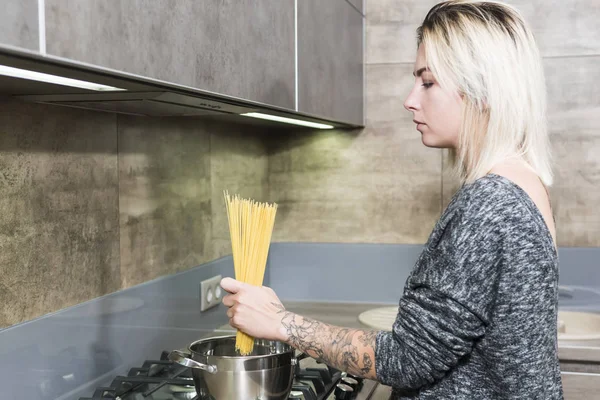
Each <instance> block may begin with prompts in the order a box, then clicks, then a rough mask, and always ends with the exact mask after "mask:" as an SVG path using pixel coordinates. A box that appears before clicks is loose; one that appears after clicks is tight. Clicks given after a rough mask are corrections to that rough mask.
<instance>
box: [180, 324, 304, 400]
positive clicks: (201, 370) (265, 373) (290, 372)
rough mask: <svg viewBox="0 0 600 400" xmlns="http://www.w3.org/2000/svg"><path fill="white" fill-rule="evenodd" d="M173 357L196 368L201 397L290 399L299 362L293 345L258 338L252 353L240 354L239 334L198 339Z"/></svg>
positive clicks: (221, 398)
mask: <svg viewBox="0 0 600 400" xmlns="http://www.w3.org/2000/svg"><path fill="white" fill-rule="evenodd" d="M169 359H170V360H172V361H175V362H177V363H179V364H181V365H184V366H186V367H190V368H192V377H193V378H194V386H195V387H196V392H197V394H198V398H199V399H201V400H205V399H215V400H236V399H239V400H284V399H287V397H288V395H289V393H290V391H291V389H292V380H293V378H294V366H295V365H296V362H297V360H296V358H295V356H294V349H293V348H292V347H291V346H289V345H287V344H285V343H281V342H276V341H272V340H258V339H257V340H255V341H254V351H253V352H252V354H250V355H248V356H240V355H237V354H236V350H235V335H234V336H221V337H212V338H208V339H202V340H198V341H195V342H194V343H192V344H191V345H190V346H189V347H188V349H187V352H183V351H179V350H174V351H172V352H171V353H170V354H169Z"/></svg>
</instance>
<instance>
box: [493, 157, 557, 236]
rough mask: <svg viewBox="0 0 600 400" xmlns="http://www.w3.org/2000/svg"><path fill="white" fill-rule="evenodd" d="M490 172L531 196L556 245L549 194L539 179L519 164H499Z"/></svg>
mask: <svg viewBox="0 0 600 400" xmlns="http://www.w3.org/2000/svg"><path fill="white" fill-rule="evenodd" d="M490 172H491V173H493V174H496V175H500V176H503V177H504V178H506V179H508V180H510V181H512V182H514V183H515V184H517V185H518V186H520V187H521V188H522V189H523V190H524V191H525V192H526V193H527V194H528V195H529V197H530V198H531V200H533V202H534V203H535V205H536V206H537V208H538V209H539V210H540V212H541V214H542V216H543V217H544V220H545V222H546V225H547V226H548V229H549V231H550V233H551V234H552V238H553V239H554V243H555V244H556V229H555V226H554V218H553V215H552V207H551V205H550V199H549V198H548V192H547V191H546V188H545V187H544V184H543V183H542V181H541V180H540V179H539V177H538V176H537V175H536V174H535V173H534V172H533V171H532V170H531V169H529V168H528V167H527V166H525V165H524V164H517V163H510V164H509V163H506V164H498V165H496V166H495V167H494V168H492V170H491V171H490Z"/></svg>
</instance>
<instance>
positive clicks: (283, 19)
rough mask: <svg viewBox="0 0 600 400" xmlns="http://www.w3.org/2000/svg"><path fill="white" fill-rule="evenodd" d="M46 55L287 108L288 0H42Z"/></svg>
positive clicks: (290, 63) (290, 102) (290, 76)
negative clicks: (44, 7)
mask: <svg viewBox="0 0 600 400" xmlns="http://www.w3.org/2000/svg"><path fill="white" fill-rule="evenodd" d="M46 30H47V49H48V53H49V54H52V55H57V56H61V57H66V58H70V59H75V60H80V61H84V62H88V63H91V64H95V65H101V66H105V67H109V68H113V69H117V70H122V71H126V72H130V73H135V74H138V75H142V76H148V77H151V78H156V79H161V80H165V81H169V82H174V83H179V84H183V85H188V86H193V87H197V88H200V89H206V90H210V91H214V92H218V93H223V94H227V95H231V96H236V97H240V98H244V99H250V100H255V101H259V102H264V103H268V104H273V105H278V106H282V107H286V108H293V107H294V1H293V0H260V1H259V0H220V1H195V0H178V1H169V0H153V1H142V0H95V1H79V0H46Z"/></svg>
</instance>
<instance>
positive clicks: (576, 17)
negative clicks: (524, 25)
mask: <svg viewBox="0 0 600 400" xmlns="http://www.w3.org/2000/svg"><path fill="white" fill-rule="evenodd" d="M438 2H439V1H438V0H425V1H423V0H409V1H402V2H398V1H394V0H369V1H368V2H367V47H366V49H367V52H366V58H367V63H370V64H373V63H399V62H410V63H412V62H414V60H415V56H416V29H417V27H418V26H419V25H420V24H421V23H422V22H423V19H424V18H425V16H426V15H427V12H428V11H429V10H430V9H431V7H433V6H434V5H435V4H437V3H438ZM506 2H507V3H508V4H511V5H513V6H515V7H516V8H517V9H518V10H519V11H520V12H521V13H522V14H523V16H524V18H525V20H526V21H527V22H528V23H529V24H530V25H531V28H532V30H533V32H534V35H535V37H536V40H537V42H538V45H539V47H540V51H541V53H542V55H543V56H552V57H554V56H565V55H591V54H595V55H597V54H600V25H598V24H597V21H598V20H599V19H600V3H598V2H597V1H595V0H551V1H548V0H533V1H532V0H507V1H506Z"/></svg>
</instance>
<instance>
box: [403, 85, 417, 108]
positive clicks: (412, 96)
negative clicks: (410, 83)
mask: <svg viewBox="0 0 600 400" xmlns="http://www.w3.org/2000/svg"><path fill="white" fill-rule="evenodd" d="M404 108H406V110H407V111H416V110H418V109H419V101H418V99H417V96H416V93H415V90H414V89H413V90H411V91H410V93H409V94H408V97H407V98H406V100H404Z"/></svg>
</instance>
